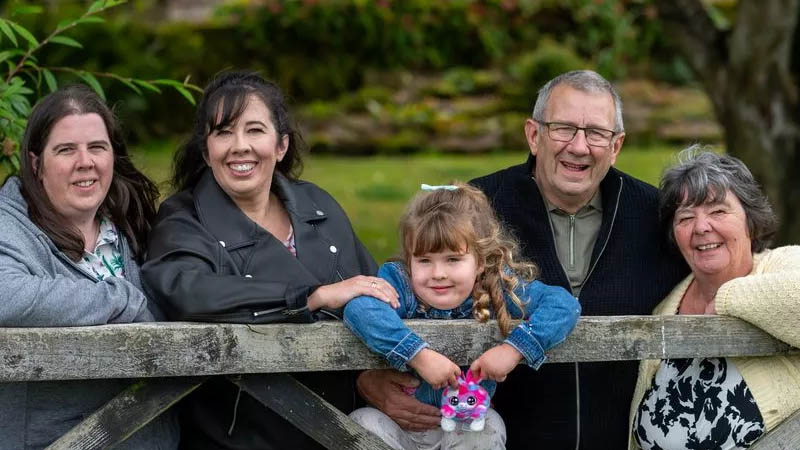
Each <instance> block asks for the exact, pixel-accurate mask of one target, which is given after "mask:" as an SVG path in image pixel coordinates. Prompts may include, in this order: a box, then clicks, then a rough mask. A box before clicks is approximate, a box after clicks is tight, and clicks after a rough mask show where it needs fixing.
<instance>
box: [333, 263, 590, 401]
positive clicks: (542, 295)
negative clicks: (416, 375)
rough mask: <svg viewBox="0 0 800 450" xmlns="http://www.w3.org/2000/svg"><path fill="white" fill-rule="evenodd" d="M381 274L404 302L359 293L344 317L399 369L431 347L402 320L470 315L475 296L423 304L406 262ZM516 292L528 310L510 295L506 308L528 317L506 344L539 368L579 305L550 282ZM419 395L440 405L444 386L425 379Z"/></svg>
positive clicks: (563, 336)
mask: <svg viewBox="0 0 800 450" xmlns="http://www.w3.org/2000/svg"><path fill="white" fill-rule="evenodd" d="M378 276H379V277H381V278H383V279H385V280H386V281H388V282H389V284H391V285H392V286H393V287H394V288H395V290H397V293H398V295H399V296H400V298H399V300H400V307H399V308H397V309H392V307H391V306H389V305H388V304H386V303H384V302H382V301H380V300H378V299H376V298H373V297H368V296H360V297H356V298H354V299H353V300H351V301H350V302H349V303H348V304H347V306H346V307H345V310H344V322H345V324H346V325H347V327H348V328H350V329H351V330H352V331H353V333H355V334H356V335H357V336H358V337H359V338H360V339H361V340H362V341H364V343H365V344H366V345H367V347H369V348H370V350H372V351H373V352H375V353H378V354H380V355H383V357H384V358H386V360H387V361H388V362H389V364H390V365H391V366H392V367H394V368H395V369H398V370H408V369H409V368H408V367H407V366H406V364H407V363H408V361H410V360H411V359H412V358H414V356H416V355H417V353H419V351H420V350H422V349H423V348H425V347H428V343H427V342H425V341H424V340H422V338H421V337H419V335H417V334H416V333H414V332H413V331H411V330H410V329H409V328H408V327H407V326H406V325H405V323H404V322H403V319H468V318H470V317H472V297H471V296H470V297H468V298H467V299H465V300H464V303H462V304H461V305H460V306H458V307H456V308H454V309H449V310H440V309H435V308H431V307H428V306H425V305H423V304H422V303H421V302H420V301H419V300H418V299H417V297H416V295H414V292H413V291H412V289H411V281H410V280H409V278H408V273H407V272H406V270H405V268H404V266H403V265H402V264H399V263H395V262H390V263H386V264H384V265H382V266H381V268H380V269H379V270H378ZM514 293H515V294H516V295H517V297H519V299H520V300H521V301H522V303H523V306H524V311H520V309H519V307H517V305H516V303H514V302H513V301H512V300H511V298H510V297H509V296H506V307H507V308H508V312H509V314H510V315H511V316H512V317H514V318H516V319H525V320H524V321H523V322H521V323H520V324H519V325H518V326H517V327H516V328H514V329H513V330H512V331H511V333H509V334H508V337H507V338H506V340H505V343H507V344H509V345H511V346H512V347H514V348H515V349H517V350H518V351H519V352H520V353H521V354H522V356H523V357H524V358H525V362H526V363H527V364H528V366H530V367H532V368H534V369H538V368H539V366H541V365H542V364H543V363H544V362H545V360H546V359H547V356H546V355H545V352H546V351H547V350H549V349H551V348H553V347H555V346H556V345H558V344H560V343H561V342H563V341H564V339H566V337H567V335H569V333H570V331H572V329H573V328H574V327H575V324H576V323H577V322H578V316H580V313H581V306H580V304H579V303H578V300H577V299H575V297H573V296H572V295H570V294H569V292H567V291H566V290H565V289H564V288H561V287H558V286H548V285H546V284H544V283H542V282H540V281H532V282H529V283H526V284H520V285H519V286H517V288H516V290H515V291H514ZM481 384H482V385H483V386H484V387H485V388H487V390H488V391H489V393H490V394H493V393H494V390H495V387H496V383H494V382H492V381H487V380H484V381H482V382H481ZM415 395H416V397H417V399H419V400H420V401H422V402H424V403H427V404H430V405H434V406H440V405H439V403H440V401H441V390H436V389H433V388H432V387H431V386H430V385H428V384H427V383H425V382H424V381H423V382H422V383H421V384H420V388H419V389H417V391H416V393H415Z"/></svg>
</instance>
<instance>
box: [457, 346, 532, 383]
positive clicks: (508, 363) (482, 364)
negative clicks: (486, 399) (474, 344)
mask: <svg viewBox="0 0 800 450" xmlns="http://www.w3.org/2000/svg"><path fill="white" fill-rule="evenodd" d="M520 361H522V353H520V352H519V351H517V349H515V348H514V347H512V346H510V345H508V344H500V345H498V346H496V347H492V348H490V349H489V350H486V351H485V352H483V354H482V355H481V356H479V357H478V359H476V360H475V361H473V362H472V365H470V366H469V370H471V371H472V373H473V374H475V375H479V376H480V377H481V378H483V379H484V380H494V381H505V380H506V376H507V375H508V374H509V373H511V371H512V370H514V367H517V364H519V362H520Z"/></svg>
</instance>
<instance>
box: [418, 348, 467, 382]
mask: <svg viewBox="0 0 800 450" xmlns="http://www.w3.org/2000/svg"><path fill="white" fill-rule="evenodd" d="M408 365H409V366H410V367H412V368H413V369H414V370H416V371H417V373H418V374H419V376H421V377H422V378H423V379H424V380H425V381H427V382H428V384H430V385H431V386H433V387H435V388H436V389H441V388H443V387H445V386H447V385H450V386H451V387H457V386H458V376H459V375H461V368H460V367H458V366H457V365H456V364H455V363H454V362H453V361H450V359H449V358H448V357H446V356H444V355H442V354H441V353H438V352H435V351H433V350H431V349H429V348H423V349H422V350H420V351H419V353H417V355H416V356H414V357H413V358H411V361H409V362H408Z"/></svg>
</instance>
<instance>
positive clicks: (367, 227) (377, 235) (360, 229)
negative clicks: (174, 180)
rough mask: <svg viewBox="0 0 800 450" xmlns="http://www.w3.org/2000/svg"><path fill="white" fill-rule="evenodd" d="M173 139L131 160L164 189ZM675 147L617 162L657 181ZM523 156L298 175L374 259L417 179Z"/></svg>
mask: <svg viewBox="0 0 800 450" xmlns="http://www.w3.org/2000/svg"><path fill="white" fill-rule="evenodd" d="M171 148H174V146H173V145H172V144H164V143H161V144H152V145H149V146H146V147H142V148H139V149H136V150H135V151H133V152H132V153H133V154H134V161H135V162H136V164H137V166H138V167H140V168H141V169H142V170H143V171H144V172H145V173H147V174H148V175H149V176H150V177H151V178H153V180H155V181H157V182H159V183H160V184H159V186H161V187H162V191H163V192H165V193H166V192H168V191H169V189H168V188H167V187H166V184H164V183H163V182H164V181H165V180H166V179H167V178H168V177H169V170H170V162H171V150H170V149H171ZM677 150H678V149H677V148H671V147H655V148H648V149H637V148H635V147H625V148H624V149H623V150H622V152H621V153H620V156H619V158H618V159H617V164H616V167H617V168H619V169H621V170H623V171H625V172H627V173H630V174H632V175H634V176H636V177H637V178H641V179H643V180H645V181H647V182H649V183H651V184H656V183H657V182H658V178H659V176H660V175H661V171H662V170H663V168H664V167H665V166H666V165H667V164H668V163H669V162H670V159H671V158H672V156H673V154H674V153H675V152H676V151H677ZM525 158H526V154H525V153H523V152H522V151H520V152H516V153H490V154H480V155H441V154H422V155H407V156H370V157H336V156H331V155H318V156H311V157H308V158H307V159H306V161H305V162H306V164H305V171H304V172H303V176H302V178H303V179H305V180H309V181H312V182H314V183H316V184H317V185H319V186H320V187H322V188H324V189H325V190H327V191H328V192H330V193H331V195H333V196H334V197H335V198H336V200H337V201H338V202H339V203H340V204H341V205H342V207H343V208H344V209H345V211H346V212H347V214H348V216H349V217H350V220H351V221H352V222H353V226H354V227H355V230H356V233H357V234H358V236H359V238H361V240H362V241H363V242H364V244H365V245H366V246H367V248H368V249H369V251H370V252H371V253H372V255H373V256H374V257H375V259H376V260H377V261H378V262H382V261H385V260H386V259H387V258H388V257H390V256H392V255H395V254H396V253H397V242H398V235H397V221H398V220H399V218H400V215H401V214H402V211H403V208H404V206H405V204H406V203H407V202H408V200H409V199H410V198H411V197H413V196H414V194H416V193H417V192H418V191H419V185H420V183H428V184H444V183H448V182H450V181H452V180H460V181H468V180H470V179H472V178H474V177H476V176H480V175H485V174H488V173H491V172H494V171H496V170H499V169H501V168H504V167H508V166H510V165H514V164H519V163H521V162H523V161H524V160H525Z"/></svg>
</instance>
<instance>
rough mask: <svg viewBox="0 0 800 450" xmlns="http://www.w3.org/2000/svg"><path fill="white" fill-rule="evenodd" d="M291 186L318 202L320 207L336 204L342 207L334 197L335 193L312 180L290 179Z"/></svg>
mask: <svg viewBox="0 0 800 450" xmlns="http://www.w3.org/2000/svg"><path fill="white" fill-rule="evenodd" d="M288 184H289V186H291V188H292V189H294V190H295V191H296V192H298V193H302V194H304V195H306V196H307V197H309V198H310V199H311V200H313V201H314V202H316V203H317V204H318V205H319V206H320V207H323V206H335V207H336V208H337V209H340V208H341V206H339V202H337V201H336V199H335V198H333V195H331V194H330V192H328V191H326V190H325V189H323V188H321V187H319V186H317V185H316V184H314V183H312V182H311V181H306V180H288Z"/></svg>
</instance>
